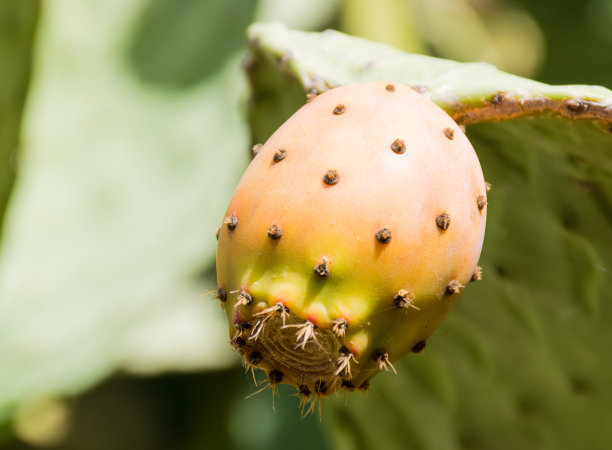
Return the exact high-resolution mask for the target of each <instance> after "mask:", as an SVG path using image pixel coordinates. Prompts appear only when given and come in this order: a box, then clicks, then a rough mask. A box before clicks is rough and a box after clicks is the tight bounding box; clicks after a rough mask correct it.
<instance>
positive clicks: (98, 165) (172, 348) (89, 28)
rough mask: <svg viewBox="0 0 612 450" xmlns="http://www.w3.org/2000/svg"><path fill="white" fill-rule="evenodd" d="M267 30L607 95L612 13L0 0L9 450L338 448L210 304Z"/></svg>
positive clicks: (481, 0) (555, 7) (486, 5)
mask: <svg viewBox="0 0 612 450" xmlns="http://www.w3.org/2000/svg"><path fill="white" fill-rule="evenodd" d="M270 20H279V21H281V22H283V23H285V24H286V25H287V26H288V27H290V28H294V29H302V30H315V31H316V30H324V29H326V28H334V29H338V30H341V31H345V32H347V33H349V34H352V35H356V36H362V37H365V38H368V39H371V40H374V41H379V42H383V43H387V44H391V45H393V46H395V47H398V48H400V49H403V50H406V51H409V52H414V53H421V54H428V55H433V56H438V57H442V58H448V59H454V60H457V61H487V62H491V63H493V64H495V65H497V66H498V67H499V68H500V69H502V70H505V71H508V72H511V73H516V74H519V75H522V76H526V77H530V78H534V79H536V80H539V81H543V82H547V83H553V84H568V83H580V84H598V85H604V86H608V87H610V86H612V59H611V58H610V56H609V55H612V1H609V0H589V1H586V0H585V1H581V2H578V1H570V0H558V1H554V2H553V1H552V0H541V1H537V2H533V1H527V0H515V1H511V0H381V1H379V2H372V1H368V0H344V1H341V0H310V1H308V2H306V1H302V0H258V1H255V0H135V1H131V2H126V1H123V0H88V1H77V0H72V1H70V0H54V1H52V2H40V1H35V0H0V155H1V160H0V161H1V163H0V219H1V220H2V222H1V223H0V233H1V234H0V245H1V247H0V448H1V449H30V448H53V449H200V448H211V449H225V448H229V449H232V448H236V449H243V448H244V449H274V448H278V449H281V448H283V449H284V448H295V449H301V448H310V449H312V448H333V445H332V444H330V442H332V440H331V438H330V433H331V432H330V423H329V420H328V419H327V417H326V411H325V408H324V409H323V417H322V420H321V421H320V420H319V417H318V416H315V417H312V416H310V417H307V418H305V419H303V420H301V419H300V417H299V410H298V407H297V405H298V399H297V398H296V397H295V396H293V395H292V392H293V391H292V390H291V389H289V388H287V389H285V388H284V387H281V388H280V389H279V391H280V395H279V396H278V397H277V398H276V400H275V405H274V409H275V411H274V410H273V408H272V402H273V399H272V395H271V393H270V392H269V391H268V392H264V393H262V394H260V395H258V396H255V397H252V398H250V399H248V400H245V399H244V397H246V396H247V395H248V394H249V393H251V392H253V391H254V390H255V387H254V382H253V380H252V379H249V377H248V376H246V375H245V374H244V370H243V369H242V367H240V364H239V360H238V358H237V356H236V355H234V354H233V353H232V351H231V349H230V346H229V345H228V343H227V335H226V334H227V332H226V326H225V323H224V322H225V319H224V315H223V314H222V313H221V311H220V310H219V308H218V306H217V305H216V302H213V301H211V299H210V297H211V296H210V295H207V294H206V293H207V291H209V290H210V289H215V288H216V282H215V274H214V270H215V268H214V250H215V245H216V241H215V239H214V232H215V230H216V228H217V226H218V224H219V221H220V218H221V217H222V215H223V212H224V209H225V205H226V204H227V202H228V201H229V198H230V197H231V194H232V191H233V188H234V186H235V185H236V183H237V181H238V179H239V177H240V175H241V173H242V172H243V170H244V168H245V167H246V165H247V164H248V160H249V151H250V150H249V149H250V146H251V145H252V144H253V142H251V133H250V131H249V128H248V124H247V104H248V98H249V88H248V84H247V80H246V77H245V76H244V74H243V67H242V66H243V64H244V57H245V54H246V42H245V30H246V27H247V26H248V25H249V24H250V23H252V22H255V21H270ZM485 246H486V241H485ZM605 276H606V277H608V279H609V275H605ZM517 363H518V362H517ZM610 382H611V383H612V380H610ZM466 447H467V446H466Z"/></svg>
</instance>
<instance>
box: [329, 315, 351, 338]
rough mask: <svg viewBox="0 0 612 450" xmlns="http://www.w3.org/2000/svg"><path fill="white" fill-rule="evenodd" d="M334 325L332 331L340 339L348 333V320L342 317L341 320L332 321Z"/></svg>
mask: <svg viewBox="0 0 612 450" xmlns="http://www.w3.org/2000/svg"><path fill="white" fill-rule="evenodd" d="M332 324H333V326H332V331H333V332H334V334H335V335H336V336H338V337H339V338H341V337H343V336H344V334H345V333H346V328H347V327H348V322H347V321H346V319H343V318H342V317H340V318H339V319H334V320H333V321H332Z"/></svg>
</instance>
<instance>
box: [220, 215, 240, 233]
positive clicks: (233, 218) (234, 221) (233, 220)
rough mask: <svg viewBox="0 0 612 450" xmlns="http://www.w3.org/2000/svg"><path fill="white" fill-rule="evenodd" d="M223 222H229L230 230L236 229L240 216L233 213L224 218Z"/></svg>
mask: <svg viewBox="0 0 612 450" xmlns="http://www.w3.org/2000/svg"><path fill="white" fill-rule="evenodd" d="M223 223H225V224H227V229H228V230H230V231H234V230H235V229H236V226H237V225H238V217H236V216H235V215H233V214H232V215H231V216H229V217H226V218H225V219H223Z"/></svg>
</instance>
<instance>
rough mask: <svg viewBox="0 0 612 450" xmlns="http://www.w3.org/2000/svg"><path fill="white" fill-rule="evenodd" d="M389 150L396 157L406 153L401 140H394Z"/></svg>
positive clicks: (404, 145)
mask: <svg viewBox="0 0 612 450" xmlns="http://www.w3.org/2000/svg"><path fill="white" fill-rule="evenodd" d="M391 150H393V151H394V152H395V153H397V154H398V155H400V154H402V153H404V152H405V151H406V144H405V143H404V140H403V139H396V140H394V141H393V143H392V144H391Z"/></svg>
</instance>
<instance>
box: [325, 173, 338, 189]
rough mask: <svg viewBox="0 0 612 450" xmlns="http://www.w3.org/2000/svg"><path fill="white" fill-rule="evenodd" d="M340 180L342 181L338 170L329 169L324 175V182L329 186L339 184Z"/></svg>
mask: <svg viewBox="0 0 612 450" xmlns="http://www.w3.org/2000/svg"><path fill="white" fill-rule="evenodd" d="M338 181H340V176H339V175H338V171H337V170H328V171H327V173H326V174H325V175H324V176H323V183H325V184H326V185H328V186H333V185H334V184H338Z"/></svg>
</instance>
